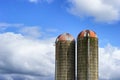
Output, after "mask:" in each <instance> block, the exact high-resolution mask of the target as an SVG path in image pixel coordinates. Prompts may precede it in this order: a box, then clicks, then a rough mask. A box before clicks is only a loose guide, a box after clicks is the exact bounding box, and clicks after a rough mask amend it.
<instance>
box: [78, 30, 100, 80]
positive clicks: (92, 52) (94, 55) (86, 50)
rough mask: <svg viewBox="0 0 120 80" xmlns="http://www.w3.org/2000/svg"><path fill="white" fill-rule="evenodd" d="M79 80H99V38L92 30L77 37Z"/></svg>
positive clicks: (85, 31)
mask: <svg viewBox="0 0 120 80" xmlns="http://www.w3.org/2000/svg"><path fill="white" fill-rule="evenodd" d="M77 80H98V38H97V35H96V33H95V32H94V31H91V30H84V31H82V32H81V33H80V34H79V35H78V37H77Z"/></svg>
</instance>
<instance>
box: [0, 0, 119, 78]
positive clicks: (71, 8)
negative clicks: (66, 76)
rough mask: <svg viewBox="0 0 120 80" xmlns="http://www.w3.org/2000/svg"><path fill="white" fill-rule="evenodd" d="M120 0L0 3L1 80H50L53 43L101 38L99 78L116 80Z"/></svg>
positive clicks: (16, 0) (8, 0) (2, 0)
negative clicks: (91, 35)
mask: <svg viewBox="0 0 120 80" xmlns="http://www.w3.org/2000/svg"><path fill="white" fill-rule="evenodd" d="M119 26H120V0H0V80H54V77H55V76H54V75H55V39H56V38H57V36H59V35H60V34H62V33H65V32H67V33H70V34H71V35H72V36H73V37H74V38H75V39H76V38H77V36H78V34H79V33H80V32H81V31H83V30H86V29H90V30H93V31H95V32H96V34H97V36H98V38H99V80H120V76H119V75H120V71H119V70H120V37H119V30H120V27H119Z"/></svg>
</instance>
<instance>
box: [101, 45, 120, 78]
mask: <svg viewBox="0 0 120 80" xmlns="http://www.w3.org/2000/svg"><path fill="white" fill-rule="evenodd" d="M99 69H100V70H99V71H100V78H102V79H104V80H119V79H120V76H119V75H120V71H119V70H120V48H117V47H114V46H112V45H110V44H108V45H107V46H106V47H105V48H99Z"/></svg>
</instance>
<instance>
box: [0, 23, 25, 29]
mask: <svg viewBox="0 0 120 80" xmlns="http://www.w3.org/2000/svg"><path fill="white" fill-rule="evenodd" d="M22 26H24V24H10V23H5V22H0V31H3V30H5V29H7V28H9V27H16V28H19V27H22Z"/></svg>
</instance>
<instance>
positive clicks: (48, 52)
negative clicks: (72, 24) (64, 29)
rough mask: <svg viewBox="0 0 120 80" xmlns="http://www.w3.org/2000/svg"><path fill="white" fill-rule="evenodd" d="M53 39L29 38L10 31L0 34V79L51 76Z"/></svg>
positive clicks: (45, 79) (37, 79) (35, 79)
mask: <svg viewBox="0 0 120 80" xmlns="http://www.w3.org/2000/svg"><path fill="white" fill-rule="evenodd" d="M54 40H55V39H54V38H49V39H46V40H38V39H31V38H26V37H25V36H23V35H21V34H15V33H12V32H6V33H2V34H0V80H1V79H2V80H48V79H49V78H53V75H54V68H55V66H54V64H55V63H54V53H55V52H54V46H53V44H54ZM43 76H44V77H43Z"/></svg>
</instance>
